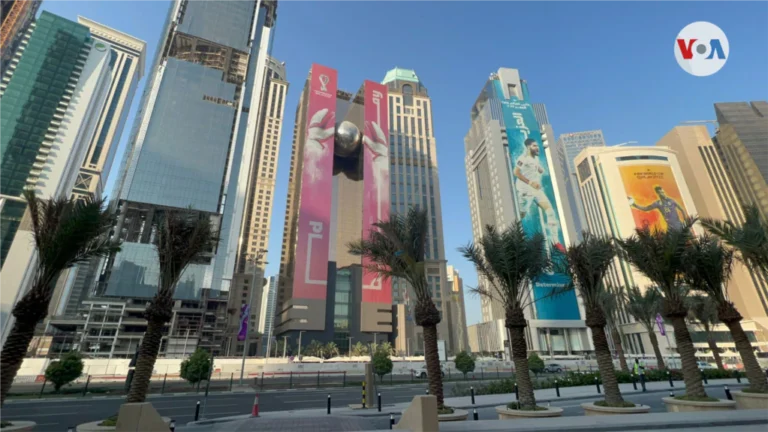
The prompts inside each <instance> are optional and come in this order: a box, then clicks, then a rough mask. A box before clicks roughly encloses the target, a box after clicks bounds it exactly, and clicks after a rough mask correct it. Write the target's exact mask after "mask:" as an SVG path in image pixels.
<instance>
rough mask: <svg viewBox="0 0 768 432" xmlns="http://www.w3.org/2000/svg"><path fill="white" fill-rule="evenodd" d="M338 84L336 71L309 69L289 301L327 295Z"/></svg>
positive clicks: (313, 67) (316, 66)
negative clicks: (305, 125) (294, 256)
mask: <svg viewBox="0 0 768 432" xmlns="http://www.w3.org/2000/svg"><path fill="white" fill-rule="evenodd" d="M337 85H338V81H337V73H336V70H334V69H331V68H328V67H325V66H321V65H318V64H313V65H312V72H311V73H310V82H309V103H308V105H307V127H306V140H305V142H304V156H303V165H302V166H303V169H302V172H301V195H300V196H301V204H300V207H299V227H298V238H297V241H296V259H295V267H294V276H293V298H306V299H325V297H326V292H327V284H328V254H329V250H328V249H329V245H330V233H329V232H328V231H329V228H330V224H331V193H332V190H333V141H334V132H335V129H336V88H337Z"/></svg>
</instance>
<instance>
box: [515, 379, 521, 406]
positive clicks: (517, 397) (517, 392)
mask: <svg viewBox="0 0 768 432" xmlns="http://www.w3.org/2000/svg"><path fill="white" fill-rule="evenodd" d="M518 401H520V393H519V391H518V390H517V383H515V402H518Z"/></svg>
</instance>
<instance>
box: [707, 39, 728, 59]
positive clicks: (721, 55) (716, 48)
mask: <svg viewBox="0 0 768 432" xmlns="http://www.w3.org/2000/svg"><path fill="white" fill-rule="evenodd" d="M709 48H710V50H711V52H710V53H709V57H707V60H711V59H712V57H714V55H715V53H717V58H718V59H720V60H725V52H723V47H722V45H720V39H712V40H711V41H709Z"/></svg>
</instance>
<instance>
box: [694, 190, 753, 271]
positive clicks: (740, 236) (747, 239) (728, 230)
mask: <svg viewBox="0 0 768 432" xmlns="http://www.w3.org/2000/svg"><path fill="white" fill-rule="evenodd" d="M743 210H744V223H743V224H742V225H736V224H735V223H733V222H732V221H727V220H726V221H721V220H715V219H709V218H704V219H702V221H701V224H702V225H704V227H705V228H706V229H707V230H708V231H709V232H710V233H712V234H714V235H716V236H718V237H720V238H721V239H722V240H723V241H724V242H725V243H726V244H727V245H729V246H731V247H733V248H735V249H736V250H738V251H739V259H740V260H742V261H743V262H744V263H745V264H746V265H747V266H749V267H751V268H752V269H753V270H760V271H763V272H768V223H766V222H765V221H763V220H762V219H761V218H760V211H759V209H758V208H757V207H756V206H754V205H748V206H744V209H743Z"/></svg>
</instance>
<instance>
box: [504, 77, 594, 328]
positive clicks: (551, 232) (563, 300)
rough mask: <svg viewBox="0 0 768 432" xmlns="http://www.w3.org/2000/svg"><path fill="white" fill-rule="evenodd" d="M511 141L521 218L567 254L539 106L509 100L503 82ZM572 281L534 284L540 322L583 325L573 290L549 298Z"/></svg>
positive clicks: (549, 279) (556, 278)
mask: <svg viewBox="0 0 768 432" xmlns="http://www.w3.org/2000/svg"><path fill="white" fill-rule="evenodd" d="M493 83H494V85H495V92H496V96H497V98H498V99H499V100H500V102H501V113H502V117H503V120H504V125H505V128H506V131H507V138H508V142H509V157H510V158H509V161H510V164H511V165H512V166H511V167H510V170H511V171H512V174H513V179H512V181H513V183H514V185H513V186H514V187H513V188H512V189H513V195H514V198H515V207H516V209H517V212H518V218H519V219H520V221H521V222H522V225H523V229H524V230H525V231H526V232H527V233H529V234H533V233H542V234H544V236H545V237H546V241H547V243H548V244H549V245H550V248H557V249H559V250H561V251H565V246H564V240H563V230H562V227H561V226H560V219H559V217H558V214H557V206H556V204H555V193H554V189H553V187H552V177H551V176H550V173H549V169H548V167H547V159H546V156H545V155H544V147H543V145H542V141H541V130H540V128H539V123H538V121H536V117H535V115H534V113H533V107H532V106H531V104H530V103H529V102H528V101H526V100H521V99H518V98H517V97H516V96H514V95H510V98H509V99H507V98H506V97H505V96H504V91H503V89H502V83H501V81H499V80H495V81H493ZM567 282H568V277H567V276H566V275H564V274H560V273H554V272H553V273H551V274H545V275H542V276H541V277H539V278H538V279H537V280H536V281H534V283H533V295H534V299H535V300H536V302H535V306H536V317H537V319H542V320H546V319H559V320H579V319H581V314H580V313H579V308H578V303H577V302H576V293H575V292H574V291H573V290H571V291H569V292H566V293H564V294H561V295H559V296H556V297H548V294H550V293H551V292H552V290H553V289H555V288H559V287H562V286H563V285H565V284H567Z"/></svg>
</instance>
